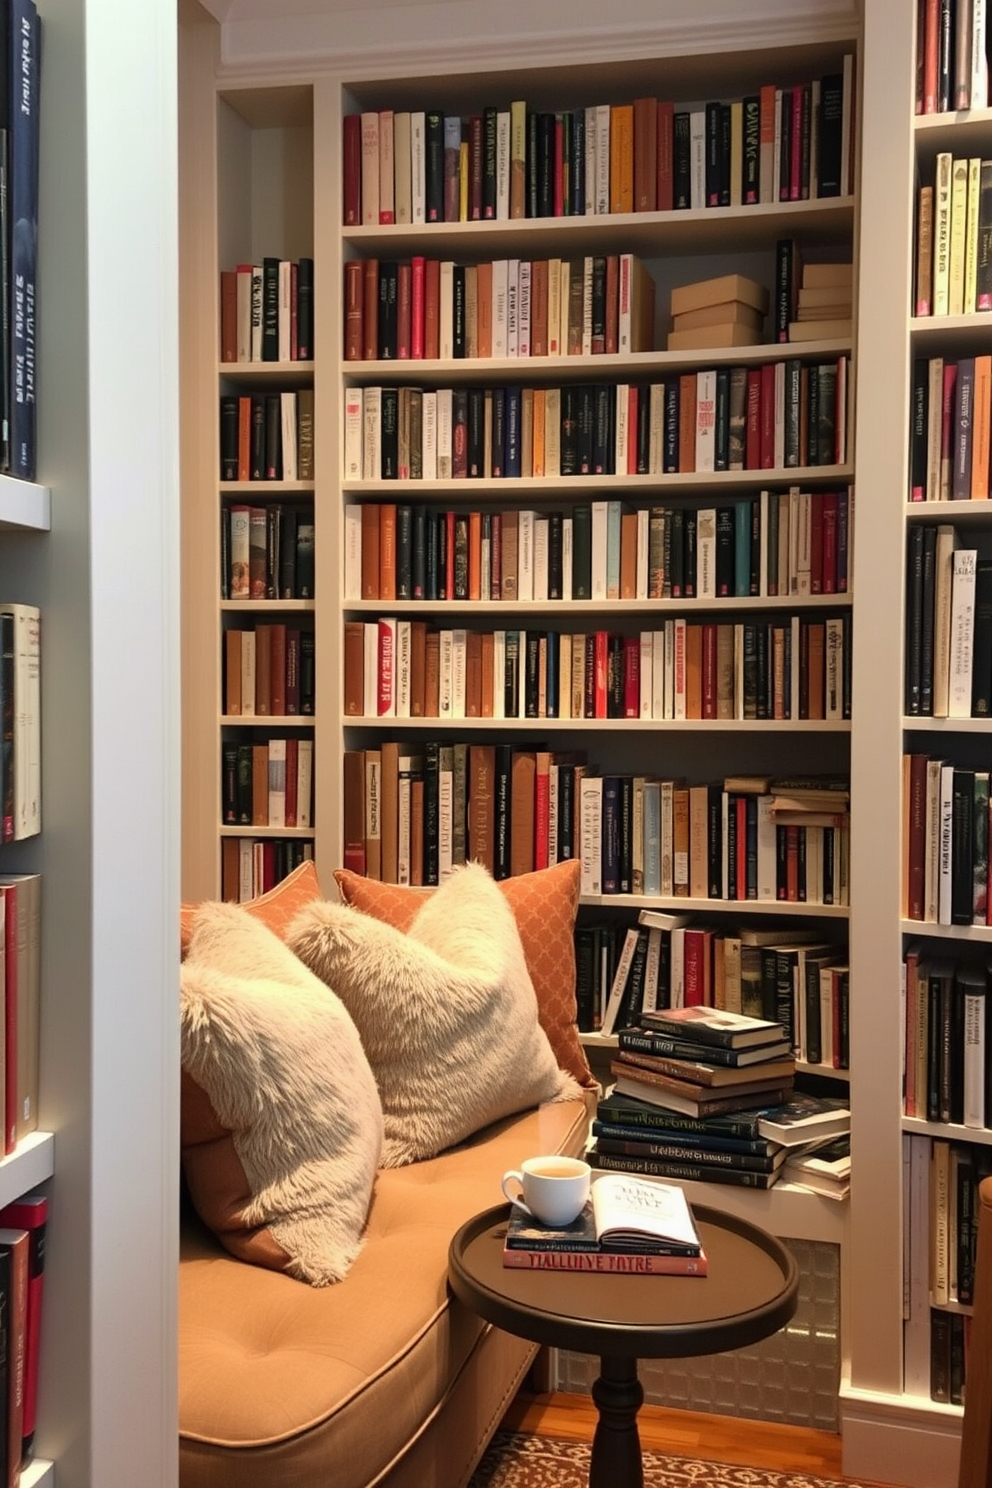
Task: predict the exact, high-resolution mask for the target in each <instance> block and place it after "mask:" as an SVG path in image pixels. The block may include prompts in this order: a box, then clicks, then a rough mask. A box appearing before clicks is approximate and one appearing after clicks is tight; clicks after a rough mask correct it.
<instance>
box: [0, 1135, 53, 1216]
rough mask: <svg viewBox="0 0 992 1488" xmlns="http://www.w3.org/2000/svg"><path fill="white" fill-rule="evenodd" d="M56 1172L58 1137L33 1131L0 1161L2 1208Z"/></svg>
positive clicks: (0, 1200)
mask: <svg viewBox="0 0 992 1488" xmlns="http://www.w3.org/2000/svg"><path fill="white" fill-rule="evenodd" d="M54 1171H55V1138H54V1136H53V1135H52V1133H51V1132H39V1131H36V1132H31V1133H30V1134H29V1135H28V1136H26V1137H24V1138H23V1140H22V1141H20V1142H18V1144H17V1146H16V1148H15V1149H14V1151H13V1152H11V1153H10V1154H9V1155H8V1156H7V1157H5V1158H4V1159H3V1160H2V1161H0V1207H2V1206H3V1205H4V1204H9V1203H11V1201H12V1200H13V1199H16V1198H19V1197H20V1196H21V1194H24V1193H27V1191H28V1189H31V1188H37V1186H38V1184H39V1183H44V1181H45V1179H46V1178H51V1176H52V1174H53V1173H54Z"/></svg>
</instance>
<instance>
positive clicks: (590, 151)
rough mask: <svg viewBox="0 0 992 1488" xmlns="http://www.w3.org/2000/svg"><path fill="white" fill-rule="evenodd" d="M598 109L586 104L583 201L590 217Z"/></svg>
mask: <svg viewBox="0 0 992 1488" xmlns="http://www.w3.org/2000/svg"><path fill="white" fill-rule="evenodd" d="M597 118H598V110H597V108H596V105H595V104H587V105H586V160H585V167H586V173H585V201H586V212H585V214H586V216H587V217H592V216H593V215H594V214H595V212H596V171H597V163H598V160H599V153H598V150H597V146H596V120H597Z"/></svg>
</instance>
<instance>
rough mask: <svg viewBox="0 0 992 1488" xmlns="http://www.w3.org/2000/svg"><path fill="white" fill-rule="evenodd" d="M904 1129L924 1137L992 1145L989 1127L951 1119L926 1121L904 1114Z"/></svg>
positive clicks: (907, 1132)
mask: <svg viewBox="0 0 992 1488" xmlns="http://www.w3.org/2000/svg"><path fill="white" fill-rule="evenodd" d="M902 1130H903V1131H904V1132H905V1133H906V1134H907V1135H908V1134H909V1133H914V1134H915V1135H917V1136H923V1137H946V1139H947V1140H948V1141H949V1142H975V1143H980V1144H981V1145H982V1146H983V1147H988V1146H989V1145H992V1131H989V1129H988V1128H987V1127H984V1126H983V1127H974V1126H960V1125H958V1124H957V1123H956V1122H950V1121H924V1120H923V1118H922V1117H920V1116H904V1117H903V1118H902Z"/></svg>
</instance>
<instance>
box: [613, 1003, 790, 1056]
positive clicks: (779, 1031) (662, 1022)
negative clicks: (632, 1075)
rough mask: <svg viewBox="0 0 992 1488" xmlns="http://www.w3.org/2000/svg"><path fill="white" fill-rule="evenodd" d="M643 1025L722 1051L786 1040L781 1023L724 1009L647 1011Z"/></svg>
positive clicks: (685, 1008)
mask: <svg viewBox="0 0 992 1488" xmlns="http://www.w3.org/2000/svg"><path fill="white" fill-rule="evenodd" d="M641 1021H642V1022H643V1023H644V1024H645V1025H646V1026H647V1027H649V1028H653V1029H658V1030H659V1031H660V1032H662V1033H667V1034H669V1035H670V1036H671V1037H673V1038H683V1039H691V1040H692V1041H693V1042H695V1043H700V1044H715V1045H716V1046H717V1047H718V1048H723V1049H749V1048H755V1047H757V1046H759V1045H762V1044H772V1043H780V1042H781V1041H782V1040H783V1039H785V1038H786V1032H785V1029H784V1028H783V1026H782V1024H781V1023H778V1022H773V1021H770V1020H769V1019H766V1018H752V1017H749V1016H748V1015H747V1014H746V1013H734V1012H730V1011H729V1010H727V1009H725V1008H714V1007H704V1006H692V1007H680V1008H665V1009H664V1010H662V1009H660V1008H659V1009H657V1010H654V1011H651V1012H649V1011H647V1010H645V1011H644V1012H643V1013H642V1014H641Z"/></svg>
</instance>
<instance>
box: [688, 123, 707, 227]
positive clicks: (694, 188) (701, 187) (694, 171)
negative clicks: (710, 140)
mask: <svg viewBox="0 0 992 1488" xmlns="http://www.w3.org/2000/svg"><path fill="white" fill-rule="evenodd" d="M689 205H690V207H692V209H693V210H695V209H696V208H697V207H698V208H702V207H705V205H706V111H705V109H690V110H689Z"/></svg>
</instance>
